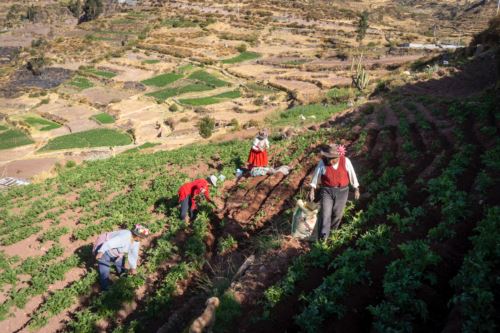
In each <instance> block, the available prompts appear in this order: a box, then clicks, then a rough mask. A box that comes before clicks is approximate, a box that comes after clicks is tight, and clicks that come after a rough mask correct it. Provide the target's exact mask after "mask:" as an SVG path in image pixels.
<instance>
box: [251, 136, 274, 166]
mask: <svg viewBox="0 0 500 333" xmlns="http://www.w3.org/2000/svg"><path fill="white" fill-rule="evenodd" d="M267 137H268V132H267V130H261V131H259V133H258V134H257V136H256V137H255V139H254V140H253V143H252V149H250V154H249V155H248V161H247V164H248V169H249V170H251V169H252V168H253V167H267V165H268V164H269V161H268V159H267V149H269V140H268V139H267Z"/></svg>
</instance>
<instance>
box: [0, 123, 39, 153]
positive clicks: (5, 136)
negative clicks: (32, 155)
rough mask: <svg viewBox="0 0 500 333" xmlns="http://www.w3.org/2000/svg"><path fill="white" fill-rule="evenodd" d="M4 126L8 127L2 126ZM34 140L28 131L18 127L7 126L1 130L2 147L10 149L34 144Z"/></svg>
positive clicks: (0, 141)
mask: <svg viewBox="0 0 500 333" xmlns="http://www.w3.org/2000/svg"><path fill="white" fill-rule="evenodd" d="M2 128H6V127H5V126H2ZM33 142H34V141H33V140H31V139H30V137H29V136H28V135H26V133H24V132H23V131H20V130H18V129H8V128H6V129H5V130H3V131H2V132H0V149H10V148H15V147H20V146H25V145H29V144H32V143H33Z"/></svg>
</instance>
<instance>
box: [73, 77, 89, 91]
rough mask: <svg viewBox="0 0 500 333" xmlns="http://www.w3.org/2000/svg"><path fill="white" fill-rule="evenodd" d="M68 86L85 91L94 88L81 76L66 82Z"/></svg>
mask: <svg viewBox="0 0 500 333" xmlns="http://www.w3.org/2000/svg"><path fill="white" fill-rule="evenodd" d="M68 84H69V85H72V86H74V87H77V88H79V89H81V90H83V89H87V88H92V87H93V86H94V84H93V83H92V82H91V81H90V80H89V79H87V78H86V77H83V76H76V77H74V78H73V80H71V81H70V82H68Z"/></svg>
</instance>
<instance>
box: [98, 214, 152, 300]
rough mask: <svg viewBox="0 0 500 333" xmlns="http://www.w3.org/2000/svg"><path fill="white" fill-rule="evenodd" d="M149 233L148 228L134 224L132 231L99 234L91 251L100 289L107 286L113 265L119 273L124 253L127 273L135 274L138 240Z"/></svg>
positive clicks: (105, 288) (122, 265) (104, 288)
mask: <svg viewBox="0 0 500 333" xmlns="http://www.w3.org/2000/svg"><path fill="white" fill-rule="evenodd" d="M148 235H149V230H148V229H147V228H145V227H143V226H142V225H140V224H136V226H135V227H134V229H133V230H132V231H130V230H117V231H112V232H107V233H104V234H102V235H100V236H99V237H98V238H97V240H96V242H95V243H94V249H93V253H94V255H95V257H96V260H97V264H98V268H99V282H100V284H101V289H102V290H103V291H104V290H108V288H109V282H110V281H109V273H110V270H111V266H112V265H115V268H116V273H117V274H118V275H120V274H121V273H122V272H123V269H124V262H125V260H124V259H125V255H127V260H128V265H129V268H130V269H129V273H130V274H135V272H136V268H137V260H138V259H139V247H140V241H141V239H143V238H146V237H147V236H148Z"/></svg>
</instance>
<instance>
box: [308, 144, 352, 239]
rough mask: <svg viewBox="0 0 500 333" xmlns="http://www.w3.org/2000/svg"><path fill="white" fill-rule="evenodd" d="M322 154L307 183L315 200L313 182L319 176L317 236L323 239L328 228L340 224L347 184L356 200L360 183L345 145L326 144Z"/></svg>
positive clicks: (316, 180)
mask: <svg viewBox="0 0 500 333" xmlns="http://www.w3.org/2000/svg"><path fill="white" fill-rule="evenodd" d="M321 156H322V158H321V160H320V161H319V163H318V165H317V167H316V170H315V171H314V176H313V179H312V181H311V184H310V186H311V190H310V192H309V199H310V200H311V201H314V199H315V192H316V185H317V184H318V179H319V178H321V188H320V190H319V194H320V205H321V213H320V214H321V215H320V217H321V219H320V221H319V222H320V224H319V226H318V230H319V232H320V234H319V237H320V239H326V238H328V236H329V235H330V229H331V228H333V229H334V230H335V229H337V228H338V227H339V225H340V221H341V220H342V216H343V215H344V208H345V205H346V202H347V196H348V194H349V183H350V184H351V185H352V187H353V188H354V199H355V200H358V199H359V183H358V178H357V177H356V172H354V168H353V166H352V163H351V161H350V160H349V159H348V158H347V157H345V148H344V146H341V145H331V146H328V148H326V149H324V150H322V151H321Z"/></svg>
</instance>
